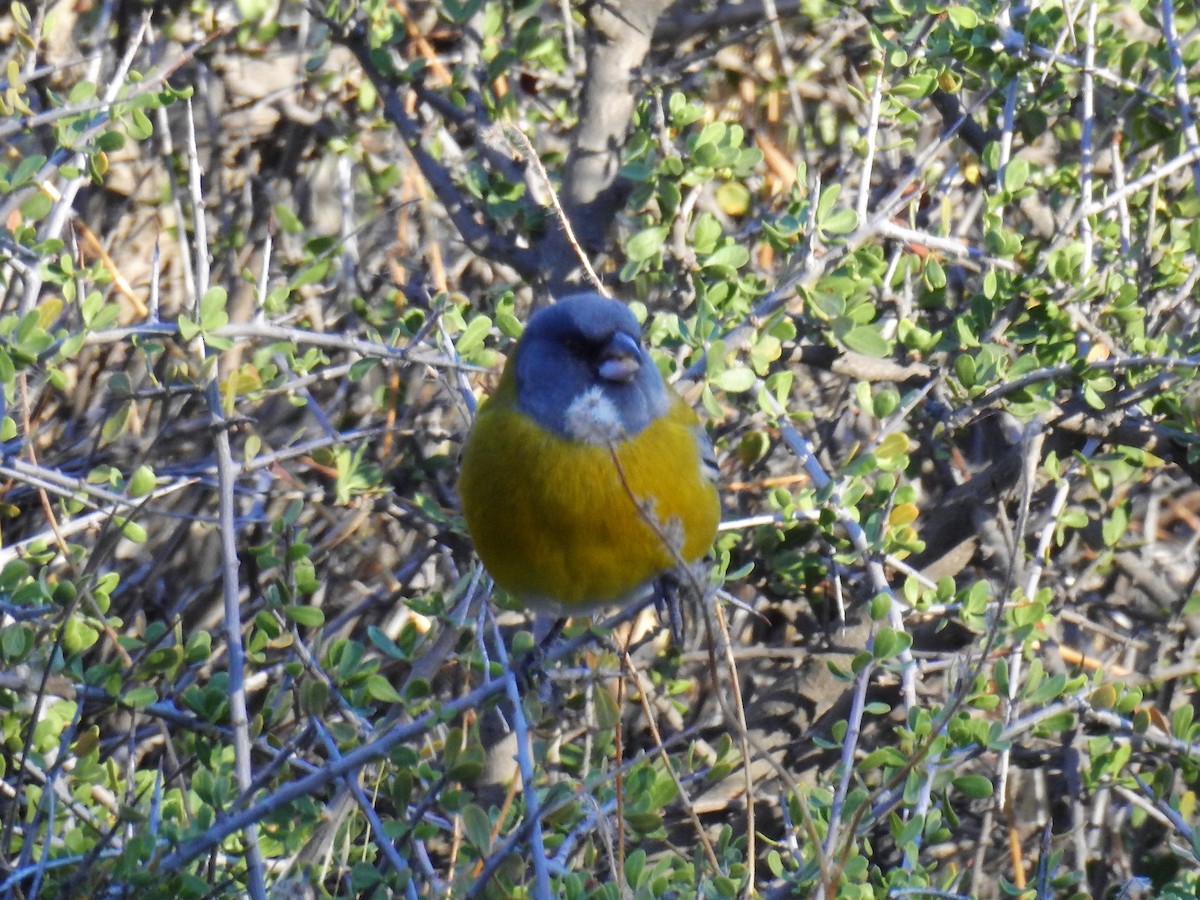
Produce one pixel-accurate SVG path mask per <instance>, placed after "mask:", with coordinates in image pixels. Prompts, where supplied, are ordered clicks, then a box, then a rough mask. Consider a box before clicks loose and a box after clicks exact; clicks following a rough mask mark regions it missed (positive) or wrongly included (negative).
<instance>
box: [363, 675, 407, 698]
mask: <svg viewBox="0 0 1200 900" xmlns="http://www.w3.org/2000/svg"><path fill="white" fill-rule="evenodd" d="M366 688H367V695H368V696H369V697H370V698H371V699H372V700H378V701H379V702H380V703H403V702H404V698H403V697H401V696H400V694H399V693H397V691H396V689H395V688H394V687H392V683H391V682H390V681H388V680H387V678H385V677H384V676H383V675H379V674H375V675H372V676H371V677H370V678H368V679H367V684H366Z"/></svg>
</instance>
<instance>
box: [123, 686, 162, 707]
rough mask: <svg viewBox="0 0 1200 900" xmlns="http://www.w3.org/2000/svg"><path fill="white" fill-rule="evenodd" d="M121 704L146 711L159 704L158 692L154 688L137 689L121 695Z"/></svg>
mask: <svg viewBox="0 0 1200 900" xmlns="http://www.w3.org/2000/svg"><path fill="white" fill-rule="evenodd" d="M121 702H122V703H124V704H126V705H127V706H131V707H133V708H134V709H145V708H146V707H147V706H149V705H150V704H151V703H157V702H158V692H157V691H155V690H154V688H152V687H147V686H143V687H135V688H131V689H130V690H128V691H126V692H125V693H124V694H122V695H121Z"/></svg>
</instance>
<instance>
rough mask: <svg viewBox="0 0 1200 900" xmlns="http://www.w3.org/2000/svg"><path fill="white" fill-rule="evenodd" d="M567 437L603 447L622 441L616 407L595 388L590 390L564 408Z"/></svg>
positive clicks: (623, 437) (621, 429)
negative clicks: (565, 409) (565, 410)
mask: <svg viewBox="0 0 1200 900" xmlns="http://www.w3.org/2000/svg"><path fill="white" fill-rule="evenodd" d="M564 421H565V424H566V426H567V434H568V435H570V437H571V439H572V440H576V441H579V442H581V443H584V444H595V445H596V446H598V447H607V446H608V445H610V444H615V443H617V442H618V441H622V440H624V439H625V425H624V423H622V422H621V416H620V414H619V413H618V412H617V407H616V406H615V405H614V404H613V402H612V401H611V400H609V399H608V398H607V397H605V396H604V392H603V391H602V390H601V389H600V388H598V387H590V388H588V389H587V390H586V391H584V392H583V393H582V394H580V395H579V396H578V397H576V398H575V399H574V400H572V401H571V405H570V406H568V407H567V414H566V416H565V419H564Z"/></svg>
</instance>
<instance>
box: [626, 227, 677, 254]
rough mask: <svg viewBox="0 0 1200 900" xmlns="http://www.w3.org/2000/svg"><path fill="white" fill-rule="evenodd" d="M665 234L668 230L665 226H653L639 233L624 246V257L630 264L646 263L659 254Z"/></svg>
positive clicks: (665, 237)
mask: <svg viewBox="0 0 1200 900" xmlns="http://www.w3.org/2000/svg"><path fill="white" fill-rule="evenodd" d="M667 233H668V228H667V226H665V225H655V226H653V227H651V228H645V229H643V230H641V231H639V232H638V233H637V234H635V235H634V236H633V237H631V238H630V239H629V242H628V243H627V244H626V245H625V255H626V256H627V257H628V258H629V261H630V262H637V263H642V262H646V261H647V260H649V259H650V258H652V257H654V256H656V255H657V254H658V253H659V252H661V250H662V246H663V241H665V240H666V239H667Z"/></svg>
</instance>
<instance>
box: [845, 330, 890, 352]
mask: <svg viewBox="0 0 1200 900" xmlns="http://www.w3.org/2000/svg"><path fill="white" fill-rule="evenodd" d="M838 337H839V338H840V339H841V342H842V343H843V344H845V345H846V347H848V348H849V349H851V350H853V351H854V352H855V353H861V354H863V355H864V356H873V357H875V358H877V359H882V358H884V357H886V356H889V355H890V354H891V352H892V342H891V341H889V340H888V339H887V338H885V337H884V336H883V335H882V334H880V332H879V326H877V325H855V326H854V327H852V328H849V329H847V330H846V331H844V332H842V333H840V334H839V335H838Z"/></svg>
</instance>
